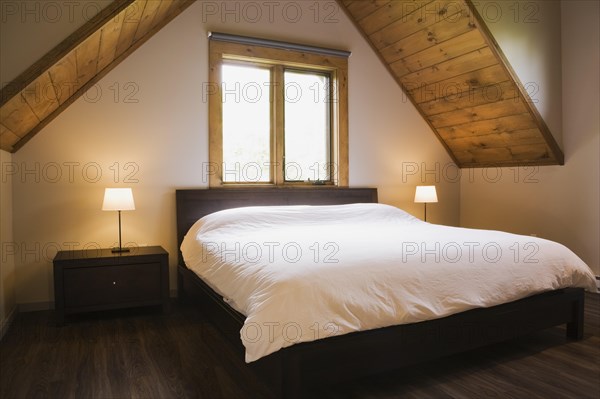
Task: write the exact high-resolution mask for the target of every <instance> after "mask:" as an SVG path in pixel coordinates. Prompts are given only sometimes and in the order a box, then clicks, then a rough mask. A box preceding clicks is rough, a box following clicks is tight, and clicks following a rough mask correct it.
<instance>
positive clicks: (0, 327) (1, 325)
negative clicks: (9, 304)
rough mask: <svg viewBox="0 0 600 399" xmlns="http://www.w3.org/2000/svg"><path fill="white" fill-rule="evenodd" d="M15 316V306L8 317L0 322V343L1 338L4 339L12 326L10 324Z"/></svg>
mask: <svg viewBox="0 0 600 399" xmlns="http://www.w3.org/2000/svg"><path fill="white" fill-rule="evenodd" d="M16 315H17V306H14V307H13V309H12V310H11V311H10V313H9V314H8V316H6V318H5V319H4V320H2V321H0V341H2V338H4V335H5V334H6V332H7V331H8V329H9V328H10V326H11V325H12V322H13V320H14V319H15V316H16Z"/></svg>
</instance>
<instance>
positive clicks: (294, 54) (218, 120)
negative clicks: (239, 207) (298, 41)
mask: <svg viewBox="0 0 600 399" xmlns="http://www.w3.org/2000/svg"><path fill="white" fill-rule="evenodd" d="M230 61H239V62H243V63H246V64H252V63H255V64H258V65H261V66H264V65H271V66H272V68H273V70H275V73H273V72H272V74H271V77H272V79H275V80H272V84H271V91H272V92H271V95H272V97H271V98H274V96H276V95H277V94H276V93H274V90H277V88H281V92H283V87H284V85H283V81H282V80H283V70H284V68H294V69H300V70H307V71H311V70H312V71H315V72H327V73H328V74H329V75H330V76H331V80H330V81H331V85H332V90H331V91H332V97H333V98H332V99H331V101H332V107H331V111H330V112H331V115H330V118H331V139H330V154H331V156H330V163H331V164H332V165H334V168H333V170H332V172H333V173H332V174H331V181H330V182H328V184H329V185H336V186H340V187H344V186H348V57H347V56H337V55H331V54H318V53H313V52H310V51H304V50H302V49H299V50H289V49H282V48H274V47H269V46H263V45H257V44H247V43H235V42H229V41H218V40H209V86H208V87H209V90H208V91H207V94H208V104H209V121H208V124H209V164H210V167H209V168H206V170H207V172H208V174H209V176H208V183H209V187H228V186H240V185H244V186H247V185H276V186H283V185H285V186H297V185H314V183H309V182H295V181H285V180H284V178H285V177H284V169H283V168H284V162H283V157H284V117H283V114H284V110H283V106H284V101H283V100H281V101H274V106H273V107H271V151H270V155H271V157H270V161H271V165H270V167H271V181H270V182H259V183H254V182H236V183H230V182H223V178H222V173H223V168H222V166H223V119H222V104H223V103H222V98H223V96H222V87H221V65H222V64H223V63H226V62H230ZM280 80H281V81H280Z"/></svg>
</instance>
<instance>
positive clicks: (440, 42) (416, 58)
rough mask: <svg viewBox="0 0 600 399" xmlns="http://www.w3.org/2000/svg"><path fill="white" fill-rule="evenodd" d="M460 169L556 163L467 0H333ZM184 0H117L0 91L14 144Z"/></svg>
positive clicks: (5, 142) (550, 142) (5, 144)
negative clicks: (352, 22) (337, 3)
mask: <svg viewBox="0 0 600 399" xmlns="http://www.w3.org/2000/svg"><path fill="white" fill-rule="evenodd" d="M338 2H339V4H340V6H341V7H342V8H343V9H344V10H345V11H346V13H347V14H348V16H349V17H350V18H351V19H352V20H353V21H354V23H355V24H356V26H357V27H358V29H359V30H360V31H361V32H362V34H363V35H364V37H365V38H366V40H367V41H368V42H369V43H370V44H371V46H372V47H373V49H374V50H375V52H376V53H377V55H378V56H379V57H380V58H381V60H382V62H383V63H384V65H385V66H386V67H387V68H388V70H389V71H390V73H391V74H392V76H393V77H394V78H395V79H396V81H397V82H398V84H399V85H400V86H401V87H402V89H403V90H404V92H405V93H406V95H407V96H408V98H409V99H410V100H411V101H412V102H413V104H414V105H415V106H416V107H417V109H418V110H419V112H420V113H421V115H422V116H423V118H425V120H426V121H427V122H428V123H429V125H430V126H431V128H432V129H433V131H434V132H435V134H436V135H437V136H438V138H439V139H440V141H441V142H442V144H443V145H444V146H445V147H446V149H447V150H448V153H449V154H450V155H451V156H452V158H453V159H454V161H455V162H456V163H457V165H458V166H460V167H480V166H489V165H494V166H500V165H502V166H509V165H548V164H563V154H562V151H561V150H560V148H559V146H558V145H557V143H556V141H555V140H554V138H553V136H552V134H551V133H550V131H549V130H548V127H547V126H546V124H545V123H544V121H543V119H542V118H541V116H540V114H539V113H538V111H537V109H536V108H535V107H534V106H533V105H532V103H531V100H530V98H529V96H528V95H527V93H526V92H525V91H524V89H523V87H522V85H521V84H520V82H519V80H518V78H517V76H516V74H515V73H514V71H513V70H512V68H511V67H510V65H509V63H508V61H507V60H506V57H505V56H504V55H503V54H502V51H501V50H500V48H499V47H498V44H497V43H496V42H495V41H494V39H493V37H492V35H491V33H490V32H489V31H488V29H487V27H486V26H485V23H484V22H483V21H482V19H481V17H480V16H479V14H478V13H477V11H476V10H475V8H474V6H473V4H472V3H471V1H470V0H420V1H419V0H354V1H350V0H338ZM192 3H193V0H117V1H114V2H113V3H111V4H110V5H109V6H108V7H107V8H106V9H105V10H104V11H103V12H101V13H100V14H99V15H97V16H96V17H94V18H93V19H92V20H90V21H89V22H88V23H86V24H85V25H84V26H83V27H82V28H80V29H79V30H78V31H76V32H75V33H74V34H72V35H71V36H69V37H68V38H67V39H66V40H65V41H63V42H62V43H61V44H59V45H58V46H57V47H56V48H54V49H53V50H52V51H50V52H49V53H48V54H46V55H45V56H44V57H43V58H42V59H40V60H39V61H38V62H36V64H34V65H33V66H32V67H30V68H29V69H27V70H26V71H25V72H24V73H22V74H21V75H20V76H19V77H17V79H15V80H14V81H12V82H11V83H9V84H8V85H7V86H6V87H4V88H3V89H2V91H1V93H0V148H2V149H4V150H6V151H10V152H14V151H16V150H17V149H18V148H20V147H21V146H23V144H25V143H26V142H27V141H28V140H29V139H30V138H31V137H33V136H34V135H35V134H36V133H37V132H39V131H40V130H41V129H42V128H43V127H44V126H46V125H47V124H48V123H49V122H50V121H51V120H52V119H54V118H55V117H56V116H57V115H59V114H60V113H61V112H62V111H63V110H64V109H65V108H66V107H68V106H69V105H70V104H71V103H72V102H73V101H75V100H76V99H77V98H79V97H80V96H81V95H82V94H83V93H85V91H86V90H87V89H89V88H90V87H91V86H92V85H94V84H95V83H96V82H97V81H98V80H100V79H101V78H102V77H103V76H104V75H106V74H107V73H108V72H109V71H110V70H112V69H113V68H114V67H115V66H116V65H118V64H119V63H120V62H121V61H122V60H123V59H125V58H126V57H127V56H128V55H129V54H131V53H132V52H133V51H135V49H137V48H138V47H139V46H140V45H141V44H143V43H144V42H145V41H146V40H148V39H149V38H150V37H151V36H152V35H153V34H154V33H156V32H157V31H159V30H160V29H161V28H162V27H163V26H165V25H166V24H167V23H168V22H169V21H171V20H172V19H173V18H174V17H175V16H177V15H178V14H179V13H180V12H181V11H183V10H184V9H185V8H187V7H188V6H189V5H190V4H192Z"/></svg>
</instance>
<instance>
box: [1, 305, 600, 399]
mask: <svg viewBox="0 0 600 399" xmlns="http://www.w3.org/2000/svg"><path fill="white" fill-rule="evenodd" d="M585 317H586V321H585V335H584V339H583V340H581V341H568V340H566V338H565V330H564V328H561V327H556V328H552V329H548V330H545V331H541V332H538V333H536V334H532V335H529V336H527V337H523V338H520V339H515V340H512V341H509V342H505V343H502V344H497V345H493V346H489V347H486V348H482V349H479V350H475V351H471V352H468V353H464V354H460V355H455V356H451V357H447V358H443V359H440V360H437V361H432V362H428V363H426V364H421V365H419V366H416V367H411V368H405V369H401V370H397V371H395V372H392V373H386V374H383V375H379V376H375V377H371V378H368V379H363V380H360V381H352V382H350V383H346V384H343V385H338V386H332V387H327V388H324V389H322V390H318V391H315V392H313V393H312V396H314V397H326V398H591V399H598V398H600V295H597V294H586V309H585ZM270 397H272V395H271V394H270V393H269V391H268V390H267V389H266V388H265V387H263V386H262V385H261V384H259V383H258V382H256V381H254V380H253V378H252V376H251V375H250V374H249V373H248V372H247V371H246V370H245V369H244V364H243V363H241V362H239V361H238V360H237V359H236V357H235V356H234V352H233V348H232V347H231V345H229V344H228V343H227V342H226V341H224V339H223V338H222V337H220V335H219V333H218V331H217V330H215V328H214V327H213V326H212V325H211V324H209V323H208V322H207V321H206V320H204V319H203V317H202V315H201V314H200V313H199V312H198V311H197V310H196V309H195V308H194V307H193V306H190V305H180V304H176V305H175V306H174V310H173V312H172V313H170V314H167V315H163V314H161V313H160V312H158V311H156V310H155V309H141V310H140V309H138V310H131V311H113V312H103V313H97V314H90V315H82V316H79V317H77V318H74V319H72V321H71V322H70V323H69V324H67V325H65V326H63V327H55V325H54V314H53V312H50V311H45V312H34V313H22V314H19V315H18V316H17V317H16V319H15V321H14V323H13V325H12V326H11V328H10V330H9V331H8V332H7V334H6V336H5V337H4V339H3V340H2V342H0V398H3V399H9V398H77V399H79V398H103V399H104V398H270Z"/></svg>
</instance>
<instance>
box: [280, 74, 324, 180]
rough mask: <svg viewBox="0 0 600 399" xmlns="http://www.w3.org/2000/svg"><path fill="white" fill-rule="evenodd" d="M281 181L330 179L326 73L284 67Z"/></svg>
mask: <svg viewBox="0 0 600 399" xmlns="http://www.w3.org/2000/svg"><path fill="white" fill-rule="evenodd" d="M284 80H285V133H284V140H285V146H284V147H285V149H284V151H285V169H284V171H285V180H288V181H291V180H302V181H306V180H309V179H310V180H330V170H329V169H330V165H329V161H330V150H329V147H330V137H331V135H330V129H331V128H330V126H331V124H330V121H329V119H330V115H329V114H330V95H329V87H330V85H329V76H328V75H326V74H319V73H314V72H312V73H311V72H300V71H291V70H286V71H285V73H284Z"/></svg>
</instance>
